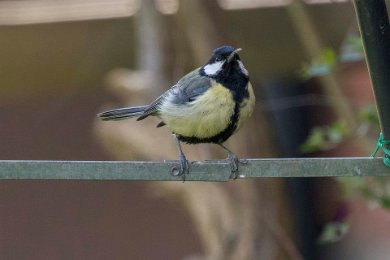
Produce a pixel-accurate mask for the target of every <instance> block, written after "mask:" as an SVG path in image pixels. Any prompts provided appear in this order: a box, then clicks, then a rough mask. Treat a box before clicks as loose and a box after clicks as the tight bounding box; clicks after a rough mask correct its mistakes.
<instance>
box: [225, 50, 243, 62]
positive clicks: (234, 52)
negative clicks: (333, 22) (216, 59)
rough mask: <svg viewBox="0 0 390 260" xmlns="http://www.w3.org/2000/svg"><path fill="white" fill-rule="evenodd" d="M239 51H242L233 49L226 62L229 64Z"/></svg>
mask: <svg viewBox="0 0 390 260" xmlns="http://www.w3.org/2000/svg"><path fill="white" fill-rule="evenodd" d="M239 51H242V49H241V48H237V49H235V50H234V51H233V52H232V53H230V55H229V57H228V58H227V62H228V63H230V62H231V61H232V59H233V57H234V55H235V54H236V53H237V52H239Z"/></svg>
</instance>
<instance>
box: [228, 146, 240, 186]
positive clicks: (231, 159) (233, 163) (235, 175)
mask: <svg viewBox="0 0 390 260" xmlns="http://www.w3.org/2000/svg"><path fill="white" fill-rule="evenodd" d="M227 160H228V161H229V163H230V166H231V168H232V174H231V175H230V178H231V179H233V180H235V179H237V178H238V174H239V172H238V165H239V164H240V160H239V159H238V157H237V156H236V155H235V154H234V153H231V152H230V153H229V156H228V158H227Z"/></svg>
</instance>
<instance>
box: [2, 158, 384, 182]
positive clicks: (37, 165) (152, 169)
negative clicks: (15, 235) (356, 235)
mask: <svg viewBox="0 0 390 260" xmlns="http://www.w3.org/2000/svg"><path fill="white" fill-rule="evenodd" d="M382 159H383V158H366V157H365V158H354V157H351V158H297V159H248V160H242V161H243V162H244V163H242V164H241V165H240V176H239V178H240V179H246V178H257V177H335V176H348V177H353V176H388V175H390V169H389V168H387V167H386V166H385V165H384V164H383V162H382ZM177 166H178V163H177V161H161V162H143V161H126V162H123V161H0V180H153V181H174V180H176V181H181V180H182V178H181V177H180V176H172V175H171V170H172V168H173V167H177ZM230 175H231V170H230V165H229V164H228V163H227V162H226V161H205V162H193V163H192V164H191V166H190V174H189V175H188V176H187V178H186V181H229V180H230Z"/></svg>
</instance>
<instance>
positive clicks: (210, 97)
mask: <svg viewBox="0 0 390 260" xmlns="http://www.w3.org/2000/svg"><path fill="white" fill-rule="evenodd" d="M213 83H214V84H213V86H212V87H211V88H210V89H208V90H207V91H206V92H205V93H204V94H202V95H201V96H200V97H198V98H197V99H196V100H194V101H192V102H190V103H189V104H186V105H185V106H184V105H180V104H172V103H170V102H164V103H163V104H162V105H161V108H160V110H161V111H164V113H162V114H161V115H160V117H161V119H162V120H163V121H164V122H165V123H166V125H167V126H168V128H170V129H171V131H172V132H174V133H176V134H179V135H182V136H186V137H197V138H208V137H212V136H215V135H217V134H219V133H220V132H221V131H223V130H224V129H225V128H226V127H227V126H228V124H229V121H230V118H231V116H232V114H233V113H234V106H235V103H234V100H233V97H232V93H231V92H230V90H229V89H227V88H225V87H223V86H222V85H220V84H217V83H216V82H213ZM252 92H253V91H252ZM249 106H250V105H249ZM244 110H245V112H244V115H245V116H247V114H248V105H245V106H244Z"/></svg>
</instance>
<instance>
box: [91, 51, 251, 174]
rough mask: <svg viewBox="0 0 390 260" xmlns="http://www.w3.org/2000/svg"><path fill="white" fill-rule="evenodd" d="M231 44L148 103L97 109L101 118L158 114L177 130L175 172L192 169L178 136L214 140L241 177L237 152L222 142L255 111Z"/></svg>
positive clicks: (188, 139)
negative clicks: (176, 169) (102, 109)
mask: <svg viewBox="0 0 390 260" xmlns="http://www.w3.org/2000/svg"><path fill="white" fill-rule="evenodd" d="M240 50H241V48H238V49H235V48H233V47H231V46H222V47H219V48H217V49H215V50H214V51H213V53H212V56H211V58H210V59H209V61H208V62H207V63H206V64H205V65H203V66H202V67H200V68H198V69H195V70H194V71H192V72H190V73H188V74H187V75H185V76H184V77H183V78H181V79H180V80H179V81H178V82H177V83H176V84H175V85H173V86H172V87H171V88H170V89H168V90H167V91H166V92H165V93H163V94H162V95H161V96H160V97H158V98H157V99H156V100H155V101H153V102H152V103H151V104H149V105H144V106H134V107H126V108H119V109H114V110H110V111H106V112H103V113H100V114H98V117H100V118H101V119H102V120H122V119H126V118H132V117H137V121H138V120H142V119H144V118H146V117H148V116H157V117H158V118H160V119H161V122H160V123H159V124H158V125H157V127H161V126H164V125H166V126H167V127H168V128H169V129H170V130H171V131H172V133H173V134H174V136H175V138H176V143H177V147H178V152H179V160H180V169H178V173H177V175H183V178H185V176H186V174H188V173H189V165H188V161H187V159H186V157H185V155H184V153H183V151H182V149H181V146H180V142H185V143H188V144H198V143H215V144H218V145H219V146H221V147H222V148H223V149H224V150H225V151H226V152H227V153H228V158H227V160H229V162H230V164H231V167H232V176H231V177H232V178H237V177H238V164H239V160H238V158H237V156H236V155H235V154H234V153H233V152H232V151H230V150H229V149H228V148H226V147H225V146H224V145H223V142H225V141H226V140H227V139H228V138H229V137H230V136H231V135H232V134H234V133H235V132H237V131H238V129H240V127H241V126H242V124H243V123H244V122H245V121H246V120H247V119H248V117H249V116H250V115H251V114H252V111H253V108H254V105H255V95H254V93H253V89H252V85H251V83H250V82H249V74H248V71H247V70H246V68H245V67H244V64H243V63H242V62H241V60H240V57H239V56H238V52H239V51H240Z"/></svg>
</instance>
